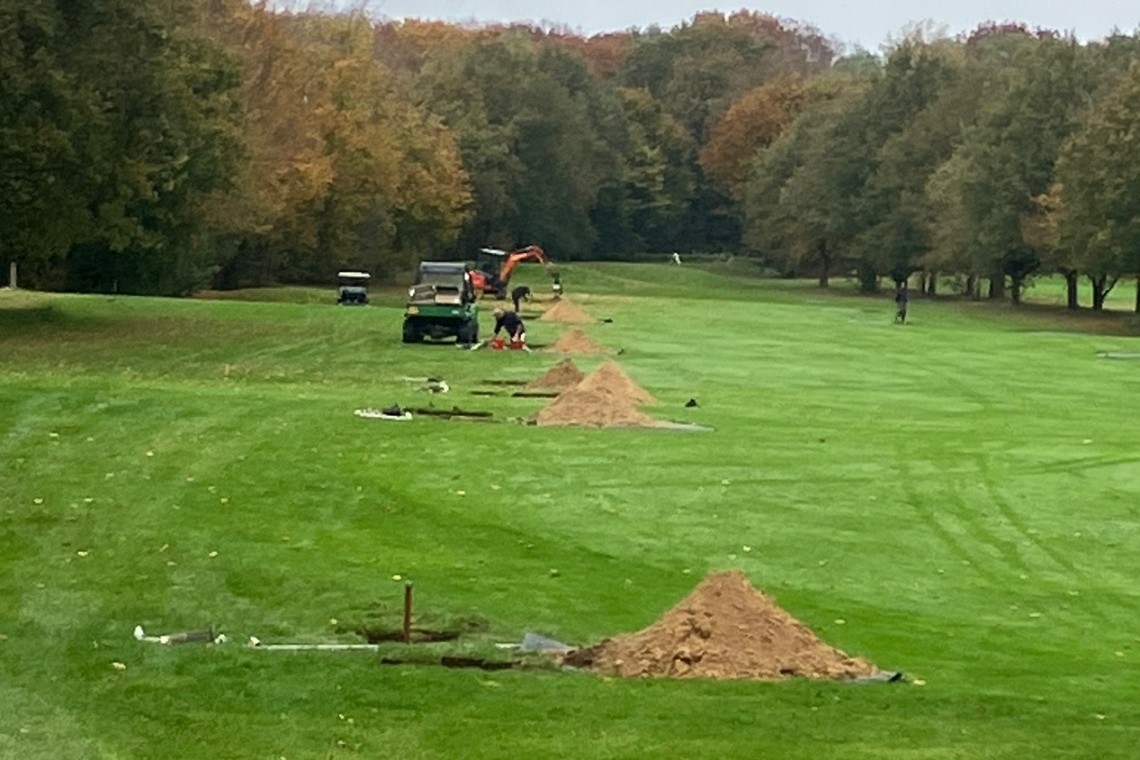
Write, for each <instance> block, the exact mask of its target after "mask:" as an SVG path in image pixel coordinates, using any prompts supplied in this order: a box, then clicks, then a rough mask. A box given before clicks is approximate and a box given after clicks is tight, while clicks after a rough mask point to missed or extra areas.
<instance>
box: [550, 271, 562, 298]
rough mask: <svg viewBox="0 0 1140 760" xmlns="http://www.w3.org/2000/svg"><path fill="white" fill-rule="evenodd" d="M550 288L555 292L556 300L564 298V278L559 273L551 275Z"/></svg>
mask: <svg viewBox="0 0 1140 760" xmlns="http://www.w3.org/2000/svg"><path fill="white" fill-rule="evenodd" d="M550 290H551V291H552V292H553V293H554V300H555V301H559V300H561V299H562V278H561V277H560V276H559V275H558V274H553V275H551V277H550Z"/></svg>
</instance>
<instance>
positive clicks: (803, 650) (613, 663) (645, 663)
mask: <svg viewBox="0 0 1140 760" xmlns="http://www.w3.org/2000/svg"><path fill="white" fill-rule="evenodd" d="M565 661H566V663H567V664H570V665H576V666H578V667H589V668H592V669H594V670H597V671H600V672H602V673H606V674H610V675H617V676H624V677H652V676H657V677H674V678H751V679H764V680H775V679H782V678H792V677H801V678H812V679H834V680H848V679H854V678H860V677H867V676H873V675H875V674H876V673H878V668H876V667H875V666H874V665H873V664H871V663H870V662H868V661H866V660H863V659H861V658H857V657H849V656H848V655H847V654H846V653H844V652H842V651H841V650H838V649H835V648H834V647H831V646H828V645H827V644H825V643H824V642H822V641H821V640H820V639H819V638H818V637H817V636H816V635H815V634H814V633H812V631H811V630H810V629H809V628H808V627H807V626H805V625H804V624H803V623H801V622H799V621H798V620H796V619H795V618H793V617H792V616H791V615H789V614H788V613H787V612H786V611H784V610H783V609H781V608H780V607H779V605H777V604H776V602H775V600H773V599H772V598H770V597H768V596H765V595H764V594H763V593H761V592H759V591H757V590H756V589H755V588H754V587H753V586H752V584H751V583H749V581H748V578H747V577H746V576H745V575H744V573H742V572H739V571H732V572H722V573H713V574H712V575H709V576H708V577H707V578H705V580H704V581H702V582H701V583H700V585H698V586H697V587H696V588H695V589H694V590H693V591H692V593H690V594H689V596H687V597H685V598H684V599H683V600H682V601H681V602H680V603H678V604H677V605H676V606H675V607H673V609H671V610H669V611H668V612H666V613H665V614H664V615H663V616H662V617H661V618H660V619H659V620H658V621H657V622H656V623H654V624H653V625H651V626H649V627H648V628H646V629H644V630H642V631H639V632H638V633H632V634H627V635H623V636H617V637H614V638H612V639H606V640H605V641H603V642H602V643H600V644H598V645H597V646H594V647H589V648H587V649H579V650H577V651H575V652H571V653H570V654H568V655H567V656H566V659H565Z"/></svg>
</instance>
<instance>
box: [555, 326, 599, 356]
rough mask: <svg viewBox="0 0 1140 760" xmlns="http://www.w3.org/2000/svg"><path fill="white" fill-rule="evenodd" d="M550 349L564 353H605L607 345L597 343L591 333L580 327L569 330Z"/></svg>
mask: <svg viewBox="0 0 1140 760" xmlns="http://www.w3.org/2000/svg"><path fill="white" fill-rule="evenodd" d="M548 350H550V351H557V352H558V353H562V354H604V353H606V347H605V346H603V345H601V344H599V343H595V342H594V341H593V340H592V339H591V338H590V336H589V335H587V334H586V333H584V332H582V331H581V330H578V329H573V330H569V331H568V332H566V334H564V335H563V336H562V337H560V338H559V339H558V340H556V341H554V345H552V346H551V347H550V348H549V349H548Z"/></svg>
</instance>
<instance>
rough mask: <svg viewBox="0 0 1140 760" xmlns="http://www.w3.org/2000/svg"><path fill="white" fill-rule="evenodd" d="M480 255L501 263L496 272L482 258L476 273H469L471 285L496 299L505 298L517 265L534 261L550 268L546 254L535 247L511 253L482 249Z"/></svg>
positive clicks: (529, 246) (530, 246)
mask: <svg viewBox="0 0 1140 760" xmlns="http://www.w3.org/2000/svg"><path fill="white" fill-rule="evenodd" d="M482 253H483V254H484V256H485V257H488V256H493V257H495V258H498V259H500V261H501V263H500V264H499V266H498V270H497V271H496V269H495V268H494V267H493V266H491V265H490V262H489V261H487V260H486V258H483V259H482V261H483V263H482V264H481V265H480V267H481V268H480V267H477V268H476V271H473V272H472V273H471V277H472V284H473V285H474V286H475V289H476V290H478V291H479V292H481V293H492V294H494V295H495V296H496V297H497V298H506V297H507V287H508V286H509V284H510V281H511V275H512V274H513V273H514V271H515V269H517V268H518V265H519V264H523V263H525V262H528V261H534V262H537V263H539V264H543V265H544V266H546V267H547V268H549V266H550V261H549V260H548V259H547V258H546V252H545V251H543V250H542V248H541V247H539V246H537V245H528V246H526V247H524V248H518V249H515V250H513V251H510V252H509V253H508V252H504V251H500V250H497V249H493V248H484V249H482Z"/></svg>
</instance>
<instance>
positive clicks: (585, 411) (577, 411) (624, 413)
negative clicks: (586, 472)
mask: <svg viewBox="0 0 1140 760" xmlns="http://www.w3.org/2000/svg"><path fill="white" fill-rule="evenodd" d="M653 401H654V399H653V396H651V395H650V394H649V391H647V390H645V389H644V388H642V387H641V386H640V385H638V384H637V383H635V382H634V381H633V380H632V379H631V378H630V376H629V375H627V374H625V372H623V371H622V369H621V367H619V366H618V365H617V364H616V363H615V362H613V361H609V360H607V361H606V362H604V363H603V364H602V366H600V367H598V368H597V369H596V370H594V371H593V372H591V373H590V374H589V375H587V376H586V377H585V378H583V380H582V381H581V382H580V383H578V384H577V385H575V386H573V387H571V388H568V389H566V390H564V391H563V392H562V393H560V394H558V397H557V398H556V399H554V400H553V401H552V402H550V405H549V406H547V407H546V408H545V409H543V410H542V411H540V412H539V413H538V415H537V416H536V417H535V422H537V423H538V424H539V425H578V426H584V427H631V426H640V427H652V426H655V425H657V424H658V423H657V421H656V420H654V419H653V418H652V417H650V416H649V415H647V414H645V413H644V412H642V411H641V410H640V409H638V408H637V407H638V406H641V405H642V404H649V403H653Z"/></svg>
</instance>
